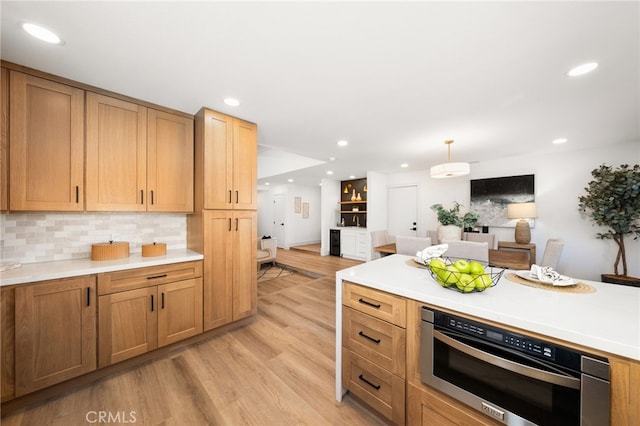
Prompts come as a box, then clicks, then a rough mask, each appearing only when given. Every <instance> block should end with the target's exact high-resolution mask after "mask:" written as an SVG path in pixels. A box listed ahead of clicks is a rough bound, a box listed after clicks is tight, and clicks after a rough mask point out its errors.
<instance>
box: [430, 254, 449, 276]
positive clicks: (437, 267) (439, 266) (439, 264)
mask: <svg viewBox="0 0 640 426" xmlns="http://www.w3.org/2000/svg"><path fill="white" fill-rule="evenodd" d="M429 267H430V268H431V270H432V271H433V272H434V273H435V274H436V275H440V274H441V273H442V272H443V271H444V269H445V268H446V267H447V264H446V263H445V262H444V260H443V259H440V258H439V257H435V258H433V259H431V260H430V261H429Z"/></svg>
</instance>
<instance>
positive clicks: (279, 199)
mask: <svg viewBox="0 0 640 426" xmlns="http://www.w3.org/2000/svg"><path fill="white" fill-rule="evenodd" d="M284 226H285V225H284V194H276V195H274V196H273V228H272V229H271V237H272V238H277V239H278V247H280V248H284Z"/></svg>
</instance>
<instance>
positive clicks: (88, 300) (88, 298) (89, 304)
mask: <svg viewBox="0 0 640 426" xmlns="http://www.w3.org/2000/svg"><path fill="white" fill-rule="evenodd" d="M87 306H91V287H87Z"/></svg>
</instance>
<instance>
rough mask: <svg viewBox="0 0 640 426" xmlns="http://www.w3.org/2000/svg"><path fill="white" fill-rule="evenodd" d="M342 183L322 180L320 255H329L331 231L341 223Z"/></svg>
mask: <svg viewBox="0 0 640 426" xmlns="http://www.w3.org/2000/svg"><path fill="white" fill-rule="evenodd" d="M340 190H341V188H340V182H339V181H337V180H333V179H326V178H324V179H322V189H321V191H320V199H321V201H320V203H321V204H322V206H321V213H320V215H321V219H320V233H321V242H320V254H321V255H322V256H328V255H329V230H330V229H331V228H333V227H335V226H336V225H337V224H338V222H339V221H340V205H339V204H338V202H339V201H340Z"/></svg>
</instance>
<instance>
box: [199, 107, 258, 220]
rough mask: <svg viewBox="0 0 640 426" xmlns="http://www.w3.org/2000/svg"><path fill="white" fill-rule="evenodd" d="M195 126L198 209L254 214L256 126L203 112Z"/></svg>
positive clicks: (255, 200)
mask: <svg viewBox="0 0 640 426" xmlns="http://www.w3.org/2000/svg"><path fill="white" fill-rule="evenodd" d="M195 122H196V132H195V135H196V138H195V140H196V161H198V162H199V164H198V165H197V166H196V169H197V170H199V171H200V174H198V173H196V199H197V200H198V199H199V200H201V204H199V207H200V208H203V209H226V210H228V209H234V210H235V209H237V210H255V209H256V208H257V181H258V176H257V161H258V160H257V153H258V144H257V126H256V125H255V124H253V123H249V122H247V121H244V120H240V119H238V118H235V117H231V116H228V115H225V114H222V113H219V112H215V111H211V110H209V109H206V108H203V109H201V110H200V111H199V112H198V114H197V115H196V119H195ZM199 197H200V198H199ZM196 204H198V203H197V202H196ZM196 208H198V206H197V207H196Z"/></svg>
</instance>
